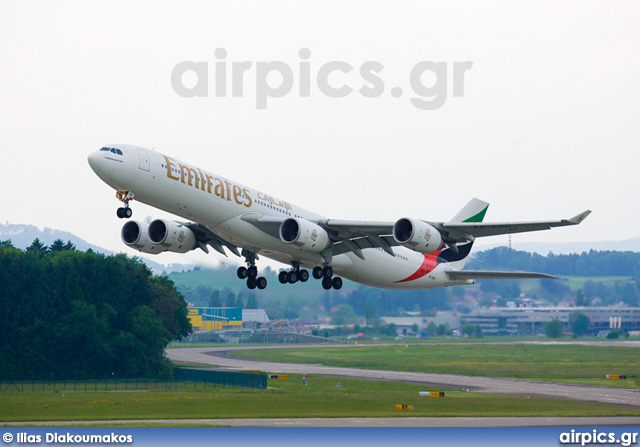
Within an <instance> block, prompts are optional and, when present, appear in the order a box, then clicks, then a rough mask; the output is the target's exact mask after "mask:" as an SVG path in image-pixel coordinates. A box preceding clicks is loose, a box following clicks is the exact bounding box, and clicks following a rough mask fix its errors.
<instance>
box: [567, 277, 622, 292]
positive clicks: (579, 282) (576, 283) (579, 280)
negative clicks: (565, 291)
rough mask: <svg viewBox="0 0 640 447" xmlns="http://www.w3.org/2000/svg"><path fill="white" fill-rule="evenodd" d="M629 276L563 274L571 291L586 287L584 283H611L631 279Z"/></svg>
mask: <svg viewBox="0 0 640 447" xmlns="http://www.w3.org/2000/svg"><path fill="white" fill-rule="evenodd" d="M631 279H632V278H631V277H629V276H562V277H561V281H562V282H563V284H565V285H567V286H569V288H570V289H571V291H573V292H576V291H577V290H578V289H584V283H586V282H587V281H593V282H595V283H599V282H601V283H605V284H608V285H611V284H613V283H616V282H626V281H629V280H631Z"/></svg>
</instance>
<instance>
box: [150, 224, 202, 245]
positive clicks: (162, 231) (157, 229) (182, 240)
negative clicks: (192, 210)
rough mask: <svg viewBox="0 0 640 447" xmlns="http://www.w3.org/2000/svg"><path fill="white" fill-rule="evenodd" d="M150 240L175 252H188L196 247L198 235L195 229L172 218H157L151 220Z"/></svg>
mask: <svg viewBox="0 0 640 447" xmlns="http://www.w3.org/2000/svg"><path fill="white" fill-rule="evenodd" d="M149 240H150V241H151V243H152V244H156V245H158V246H159V247H162V248H163V249H164V250H169V251H172V252H174V253H186V252H188V251H190V250H193V249H194V248H196V235H195V234H194V233H193V231H191V230H190V229H189V228H188V227H186V226H185V225H182V224H179V223H177V222H174V221H172V220H165V219H156V220H154V221H153V222H151V223H150V224H149Z"/></svg>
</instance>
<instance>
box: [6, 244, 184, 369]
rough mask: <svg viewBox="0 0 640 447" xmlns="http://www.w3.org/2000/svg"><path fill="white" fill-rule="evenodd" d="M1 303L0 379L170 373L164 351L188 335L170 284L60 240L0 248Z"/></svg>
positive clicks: (120, 258)
mask: <svg viewBox="0 0 640 447" xmlns="http://www.w3.org/2000/svg"><path fill="white" fill-rule="evenodd" d="M0 296H1V299H0V377H2V378H4V379H6V378H15V377H19V378H34V379H36V378H37V379H42V378H52V379H53V378H71V377H73V378H81V377H102V376H107V375H108V376H116V377H123V376H129V377H131V376H141V375H145V376H152V375H164V374H169V373H170V370H171V367H170V363H169V361H168V360H167V359H166V357H165V356H164V349H165V347H166V345H167V344H168V343H169V342H170V341H171V340H176V339H180V338H182V337H183V336H185V335H187V334H189V333H190V331H191V325H190V323H189V321H188V319H187V317H186V312H185V308H186V303H185V301H184V299H183V298H182V296H181V295H180V294H179V293H178V292H177V290H176V288H175V286H174V284H173V282H172V281H170V280H169V279H168V278H166V277H157V276H154V275H153V274H152V273H151V270H150V269H149V268H148V267H147V266H145V265H144V264H143V263H142V262H141V261H139V260H138V259H136V258H133V259H131V258H128V257H127V256H126V255H124V254H119V255H114V256H105V255H102V254H97V253H94V252H92V251H91V250H89V251H87V252H80V251H77V250H76V249H75V247H74V246H73V244H71V243H70V242H67V243H64V242H63V241H60V240H57V241H55V242H54V243H53V244H51V246H49V247H47V246H45V245H44V244H43V243H42V242H40V241H39V240H38V239H36V240H35V241H34V242H33V244H31V246H29V247H28V248H27V249H26V250H24V251H23V250H19V249H17V248H15V247H13V246H12V244H11V242H10V241H4V242H0Z"/></svg>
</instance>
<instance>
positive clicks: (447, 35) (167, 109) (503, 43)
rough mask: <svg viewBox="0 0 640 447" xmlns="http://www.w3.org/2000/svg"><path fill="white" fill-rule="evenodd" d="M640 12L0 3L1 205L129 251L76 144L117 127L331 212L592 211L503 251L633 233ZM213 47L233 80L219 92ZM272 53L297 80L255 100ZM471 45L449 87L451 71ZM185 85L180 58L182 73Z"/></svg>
mask: <svg viewBox="0 0 640 447" xmlns="http://www.w3.org/2000/svg"><path fill="white" fill-rule="evenodd" d="M638 24H640V3H638V2H636V1H608V2H602V1H598V2H590V1H566V2H557V1H537V0H536V1H530V2H512V1H504V2H497V1H496V2H461V1H447V2H426V1H415V2H409V1H404V2H397V1H393V2H392V1H370V0H367V1H364V0H363V1H351V2H344V1H326V0H323V1H304V2H301V1H296V0H292V1H272V2H266V1H258V0H256V1H228V2H210V1H163V2H160V1H153V2H152V1H149V2H130V1H112V0H110V1H104V2H100V1H93V2H86V1H77V2H72V1H58V2H46V1H18V0H3V1H2V2H0V60H1V67H2V68H1V69H0V104H1V106H0V143H1V144H2V155H3V157H2V160H3V162H2V163H3V166H2V170H1V175H0V186H1V187H2V192H3V195H2V199H1V202H0V203H1V204H2V206H1V207H0V221H2V222H3V223H4V222H6V221H8V222H9V223H22V224H33V225H36V226H39V227H41V228H43V227H50V228H55V229H61V230H66V231H71V232H73V233H75V234H77V235H78V236H80V237H82V238H84V239H86V240H87V241H89V242H91V243H95V244H97V245H101V246H104V247H105V248H108V249H111V250H124V248H125V247H124V245H123V244H122V243H121V242H120V228H121V226H122V223H123V222H122V220H120V219H118V218H117V217H116V213H115V211H116V208H117V207H118V206H119V202H117V200H116V199H115V195H114V192H113V191H112V190H111V189H110V188H109V187H108V186H107V185H106V184H104V183H103V182H102V181H101V180H100V179H99V178H98V177H96V176H95V175H94V173H93V172H92V171H91V169H90V168H89V165H88V164H87V155H88V154H89V153H90V152H91V151H93V150H96V149H98V148H100V147H101V146H103V145H105V144H107V143H113V142H120V143H131V144H138V145H141V146H145V147H149V148H153V147H155V148H156V150H158V151H161V152H163V153H167V154H171V155H174V156H175V157H177V158H179V159H181V160H183V161H186V162H190V163H193V164H195V165H198V166H201V167H203V168H205V169H208V170H210V171H213V172H215V173H218V174H220V175H223V176H226V177H228V178H231V179H233V180H235V181H237V182H240V183H244V184H246V185H249V186H252V187H255V188H258V189H261V190H263V191H265V192H268V193H271V194H273V195H276V196H279V197H281V198H283V199H285V200H288V201H289V202H292V203H295V204H298V205H300V206H303V207H305V208H309V209H312V210H314V211H316V212H318V213H321V214H324V215H326V216H329V217H332V218H340V219H342V218H344V219H368V220H387V221H395V220H396V219H398V218H400V217H404V216H410V217H417V218H422V219H427V220H435V221H438V220H448V219H449V218H450V217H452V216H453V215H454V214H455V213H456V211H458V209H460V208H461V207H462V206H463V205H464V204H465V203H466V202H467V201H468V200H469V199H470V198H471V197H474V196H475V197H478V198H481V199H483V200H485V201H488V202H490V203H491V207H490V208H489V212H488V213H487V216H486V219H485V220H490V221H506V220H532V219H533V220H539V219H559V218H569V217H572V216H573V215H575V214H577V213H579V212H581V211H583V210H585V209H592V210H593V214H592V215H591V216H590V217H589V218H588V219H587V220H586V221H585V222H584V223H583V224H582V225H580V226H579V227H572V228H564V229H557V230H554V231H549V232H542V233H537V234H536V233H534V234H528V235H515V236H513V243H514V247H516V248H517V243H518V241H522V242H524V241H548V242H559V241H598V240H604V239H610V240H620V239H627V238H632V237H637V236H640V231H639V228H640V225H639V224H638V222H639V221H640V199H639V192H640V180H639V179H638V177H639V174H640V173H639V169H638V167H639V165H640V145H639V141H640V138H639V137H638V132H639V129H640V126H639V123H640V27H639V26H638ZM219 48H222V49H224V50H226V57H225V58H220V57H217V56H220V53H216V50H217V49H219ZM301 49H303V50H302V52H301ZM305 49H306V50H305ZM301 54H302V57H303V58H301ZM183 61H194V62H205V63H207V64H208V76H205V78H206V79H207V80H208V87H209V90H208V96H207V97H184V96H181V95H179V94H178V93H176V91H175V90H174V88H173V87H172V83H171V75H172V71H173V70H174V68H175V67H176V65H178V64H179V63H181V62H183ZM221 61H223V62H225V63H226V66H225V67H226V69H227V73H228V74H227V79H226V85H225V86H226V90H227V96H226V97H221V95H217V94H216V82H221V79H222V78H219V77H217V76H216V73H215V66H216V62H221ZM246 61H249V62H252V65H251V67H250V69H249V70H248V71H247V72H246V73H245V76H244V78H243V79H244V81H243V84H242V87H243V94H242V96H241V97H231V93H232V88H233V85H232V79H231V78H232V73H231V66H232V63H233V62H246ZM273 61H280V62H281V63H282V64H284V65H286V66H288V67H290V68H291V70H292V74H293V88H292V89H291V91H290V92H288V93H287V94H285V95H284V96H282V97H280V98H268V99H267V106H266V108H263V109H258V107H257V103H258V96H259V95H260V90H261V89H260V87H258V88H257V87H256V85H257V83H258V82H259V79H258V78H259V73H258V65H260V64H261V63H262V65H263V66H266V65H265V64H264V63H265V62H273ZM333 61H338V62H341V66H343V67H344V66H345V64H348V65H349V66H351V67H353V70H352V71H351V72H348V73H341V72H339V71H335V72H333V73H332V74H331V75H329V76H328V82H329V84H330V86H331V87H333V88H338V87H341V86H347V87H350V88H352V89H353V91H352V92H351V93H350V94H349V95H347V96H345V97H341V98H334V97H329V96H328V95H327V94H325V93H324V92H325V91H326V89H324V90H323V88H322V87H321V86H319V84H318V82H319V81H318V80H317V75H318V72H319V71H320V70H321V67H323V66H325V65H326V64H327V63H331V62H333ZM370 61H373V62H377V63H378V64H380V65H381V66H382V67H383V69H381V70H379V72H378V73H377V74H376V76H377V78H378V79H380V80H382V82H383V84H384V85H383V92H382V93H378V94H376V95H375V97H365V96H364V95H363V94H361V93H360V91H359V89H360V88H361V87H369V88H371V87H372V84H371V83H368V82H367V81H366V80H365V79H364V78H363V76H362V75H361V74H360V67H361V66H362V65H363V64H366V63H369V62H370ZM424 61H431V62H440V63H444V67H445V68H446V70H447V72H446V79H447V81H448V82H447V83H446V85H445V86H444V88H443V83H444V82H443V81H444V77H443V76H437V75H436V74H435V72H429V71H426V70H423V71H425V72H424V74H423V75H422V76H418V79H417V80H416V79H414V80H413V81H411V77H410V75H411V73H412V70H414V71H415V67H424V66H425V65H419V64H420V63H422V62H424ZM301 62H303V66H305V67H309V72H310V77H309V78H308V79H309V82H308V84H309V95H308V96H305V95H304V94H301V93H300V85H301V84H305V82H306V81H305V79H306V78H305V76H304V73H301V71H300V64H301ZM465 62H466V63H468V62H472V66H471V68H470V69H467V70H466V71H464V73H463V74H462V79H457V81H458V88H459V89H458V90H456V87H455V84H456V78H455V76H454V67H455V66H456V63H465ZM365 66H367V65H365ZM442 66H443V64H441V65H440V67H442ZM467 66H470V65H469V64H467ZM303 72H304V70H303ZM370 73H371V72H370ZM267 79H268V82H269V83H270V85H272V86H275V87H277V86H278V85H279V83H281V82H282V81H283V78H282V76H279V75H278V73H272V74H270V75H269V77H268V78H267ZM461 80H462V84H460V81H461ZM196 81H202V79H200V78H197V76H196V75H195V73H194V72H188V73H186V74H185V75H184V76H183V77H182V78H181V80H180V82H181V83H182V85H183V86H185V88H194V87H196V86H197V85H201V84H196ZM416 82H417V83H418V84H419V85H417V87H418V88H413V87H416ZM420 86H424V87H429V86H434V87H433V88H434V89H435V88H436V87H437V88H438V89H439V90H437V91H439V92H440V96H439V97H438V98H439V99H440V101H441V102H442V105H441V106H440V107H438V108H435V109H433V110H422V109H420V108H418V107H416V106H415V105H414V103H413V102H412V101H411V98H424V99H425V100H431V99H434V97H435V95H432V97H428V95H427V94H425V90H421V89H420V88H419V87H420ZM378 87H380V85H378ZM394 87H396V88H397V87H400V88H402V95H398V94H397V93H398V90H397V89H396V90H393V88H394ZM460 88H461V90H460ZM263 90H264V89H263ZM433 91H434V90H433V89H432V90H431V92H433ZM462 91H463V95H464V96H460V95H461V94H462ZM392 92H393V93H394V94H392ZM421 92H422V94H421ZM442 92H446V97H445V98H443V96H442ZM454 93H457V95H458V96H454ZM396 96H399V97H396ZM443 99H444V101H442V100H443ZM133 209H134V216H135V217H137V218H141V219H142V218H144V217H145V216H146V215H152V216H153V217H161V216H164V214H163V213H160V212H156V211H155V210H153V209H151V208H149V207H146V206H144V205H142V204H139V203H135V202H134V204H133ZM502 238H503V239H504V241H505V242H506V241H507V237H506V236H504V237H502ZM495 241H496V239H495V238H491V239H490V240H487V242H495ZM130 253H133V252H130ZM163 256H164V255H160V256H159V257H158V258H156V260H158V261H160V262H167V260H168V259H169V258H163ZM190 257H191V255H188V256H187V258H190ZM187 258H185V260H186V259H187ZM209 258H210V259H212V260H219V259H220V256H219V255H217V254H211V255H209ZM172 260H175V259H172Z"/></svg>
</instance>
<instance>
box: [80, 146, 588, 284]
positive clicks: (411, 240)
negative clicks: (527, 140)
mask: <svg viewBox="0 0 640 447" xmlns="http://www.w3.org/2000/svg"><path fill="white" fill-rule="evenodd" d="M89 164H90V165H91V168H92V169H93V170H94V171H95V173H96V174H97V175H98V177H100V178H101V179H102V180H103V181H104V182H105V183H107V184H108V185H109V186H110V187H112V188H113V189H115V190H116V197H117V198H118V200H120V201H121V202H122V203H123V206H122V207H120V208H118V212H117V214H118V217H120V218H127V219H128V218H130V217H131V215H132V210H131V207H130V206H129V205H130V202H131V200H133V199H134V198H135V200H136V201H140V202H143V203H146V204H148V205H151V206H152V207H155V208H159V209H161V210H164V211H167V212H169V213H172V214H174V215H177V216H180V217H181V218H183V219H186V220H188V221H185V222H182V221H173V220H165V219H156V220H153V221H136V220H130V221H127V222H126V223H125V224H124V226H123V227H122V231H121V236H122V241H123V242H124V243H125V244H126V245H128V246H129V247H132V248H134V249H136V250H139V251H141V252H143V253H151V254H157V253H161V252H164V251H171V252H176V253H186V252H188V251H190V250H195V249H197V248H200V249H202V250H204V251H205V252H206V253H208V252H209V249H208V247H212V248H213V249H215V250H216V251H218V252H220V253H221V254H223V255H225V256H226V252H225V249H227V250H229V251H230V252H231V253H233V254H235V255H236V256H242V257H244V259H245V260H246V267H244V266H243V267H239V268H238V277H239V278H240V279H245V280H246V282H247V286H248V287H249V288H250V289H254V288H256V287H257V288H258V289H264V288H265V287H266V286H267V280H266V278H264V277H262V276H259V275H258V269H257V267H256V261H257V260H258V258H259V255H264V256H266V257H268V258H271V259H275V260H276V261H279V262H282V263H284V264H287V265H290V266H291V268H290V269H289V270H288V271H281V272H280V273H279V275H278V280H279V281H280V282H281V283H290V284H293V283H296V282H297V281H302V282H305V281H307V280H308V279H309V271H308V270H306V269H305V268H304V267H306V268H310V269H312V275H313V277H314V278H316V279H321V280H322V287H324V288H325V289H331V288H333V289H340V288H341V287H342V279H341V276H342V277H345V278H348V279H350V280H352V281H356V282H359V283H362V284H367V285H370V286H375V287H383V288H389V289H428V288H434V287H443V286H453V285H463V284H473V280H474V279H488V278H553V277H552V276H550V275H546V274H542V273H531V272H495V271H469V270H462V268H463V266H464V264H465V262H466V261H467V258H468V256H469V253H470V251H471V247H472V245H473V242H474V240H475V239H476V238H478V237H482V236H494V235H498V234H508V233H520V232H526V231H538V230H546V229H549V228H552V227H561V226H566V225H576V224H579V223H580V222H582V221H583V220H584V219H585V218H586V217H587V216H588V215H589V213H590V211H588V210H587V211H584V212H582V213H580V214H578V215H577V216H575V217H573V218H571V219H562V220H551V221H539V222H499V223H486V222H485V223H483V222H482V220H483V218H484V215H485V213H486V211H487V208H488V206H489V204H488V203H486V202H483V201H481V200H478V199H475V198H474V199H471V201H469V203H467V204H466V205H465V206H464V207H463V208H462V209H461V210H460V211H459V212H458V213H457V214H456V215H455V216H453V218H451V220H450V221H448V222H436V221H427V220H422V219H418V218H410V217H403V218H401V219H398V220H397V221H395V222H368V221H353V220H337V219H329V218H327V217H325V216H321V215H319V214H316V213H314V212H312V211H309V210H306V209H304V208H301V207H299V206H297V205H294V204H292V203H289V202H286V201H284V200H281V199H279V198H277V197H274V196H272V195H270V194H267V193H265V192H262V191H259V190H257V189H254V188H250V187H248V186H245V185H242V184H240V183H237V182H235V181H232V180H229V179H227V178H224V177H222V176H220V175H218V174H214V173H211V172H209V171H206V170H204V169H201V168H199V167H197V166H194V165H191V164H189V163H184V162H182V161H179V160H177V159H175V158H172V157H168V156H166V155H163V154H160V153H158V152H156V151H154V150H149V149H145V148H142V147H138V146H132V145H126V144H110V145H107V146H105V147H103V148H101V149H100V150H97V151H95V152H93V153H91V154H90V155H89ZM338 275H339V276H338Z"/></svg>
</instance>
